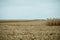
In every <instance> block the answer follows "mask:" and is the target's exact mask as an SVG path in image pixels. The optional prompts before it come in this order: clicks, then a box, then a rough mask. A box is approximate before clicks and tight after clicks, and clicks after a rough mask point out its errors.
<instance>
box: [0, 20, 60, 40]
mask: <svg viewBox="0 0 60 40" xmlns="http://www.w3.org/2000/svg"><path fill="white" fill-rule="evenodd" d="M0 40H60V26H48V25H46V20H25V21H24V20H23V21H21V20H5V21H4V20H0Z"/></svg>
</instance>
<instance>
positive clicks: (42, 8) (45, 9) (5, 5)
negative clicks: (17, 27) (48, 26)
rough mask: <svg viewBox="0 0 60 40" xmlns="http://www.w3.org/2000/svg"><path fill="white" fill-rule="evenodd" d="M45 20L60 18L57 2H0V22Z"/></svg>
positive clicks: (59, 4) (19, 0)
mask: <svg viewBox="0 0 60 40" xmlns="http://www.w3.org/2000/svg"><path fill="white" fill-rule="evenodd" d="M46 18H60V1H59V0H0V20H2V19H5V20H6V19H7V20H9V19H16V20H18V19H21V20H22V19H46Z"/></svg>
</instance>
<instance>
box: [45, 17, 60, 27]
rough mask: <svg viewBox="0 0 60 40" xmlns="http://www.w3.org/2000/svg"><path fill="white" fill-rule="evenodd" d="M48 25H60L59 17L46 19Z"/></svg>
mask: <svg viewBox="0 0 60 40" xmlns="http://www.w3.org/2000/svg"><path fill="white" fill-rule="evenodd" d="M46 24H47V25H48V26H60V19H55V18H53V19H47V23H46Z"/></svg>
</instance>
